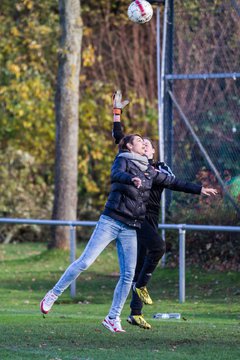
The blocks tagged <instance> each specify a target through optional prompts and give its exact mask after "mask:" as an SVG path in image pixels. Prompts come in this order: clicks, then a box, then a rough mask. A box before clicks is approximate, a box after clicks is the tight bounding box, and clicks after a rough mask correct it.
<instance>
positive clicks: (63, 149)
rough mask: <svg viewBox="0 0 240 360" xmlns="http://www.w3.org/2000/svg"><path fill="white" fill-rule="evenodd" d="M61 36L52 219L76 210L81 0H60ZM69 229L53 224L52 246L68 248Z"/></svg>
mask: <svg viewBox="0 0 240 360" xmlns="http://www.w3.org/2000/svg"><path fill="white" fill-rule="evenodd" d="M59 10H60V26H61V39H60V51H59V67H58V78H57V90H56V99H55V106H56V155H55V161H56V165H55V192H54V205H53V214H52V218H53V219H58V220H60V219H61V220H75V219H76V210H77V172H78V171H77V168H78V166H77V158H78V105H79V74H80V55H81V43H82V19H81V3H80V0H59ZM68 240H69V231H68V229H67V228H66V227H61V226H59V227H56V228H53V239H52V242H51V243H50V245H49V247H57V248H63V249H67V248H68V247H69V244H68Z"/></svg>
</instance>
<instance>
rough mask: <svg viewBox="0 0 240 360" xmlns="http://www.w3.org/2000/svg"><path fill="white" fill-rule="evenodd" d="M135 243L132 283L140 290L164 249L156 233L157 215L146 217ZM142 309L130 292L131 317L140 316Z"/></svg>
mask: <svg viewBox="0 0 240 360" xmlns="http://www.w3.org/2000/svg"><path fill="white" fill-rule="evenodd" d="M137 241H138V256H137V265H136V270H135V276H134V279H133V282H134V283H136V287H137V288H140V287H142V286H146V285H147V283H148V281H149V280H150V278H151V276H152V273H153V271H154V270H155V269H156V267H157V265H158V263H159V260H160V259H161V258H162V256H163V254H164V253H165V249H166V245H165V241H164V240H162V238H161V237H160V235H159V233H158V215H155V214H148V215H147V216H146V218H145V221H144V223H143V224H142V227H141V229H137ZM142 307H143V303H142V301H141V300H140V299H139V297H138V295H137V294H136V293H135V292H134V291H132V301H131V304H130V308H131V315H140V314H141V310H142Z"/></svg>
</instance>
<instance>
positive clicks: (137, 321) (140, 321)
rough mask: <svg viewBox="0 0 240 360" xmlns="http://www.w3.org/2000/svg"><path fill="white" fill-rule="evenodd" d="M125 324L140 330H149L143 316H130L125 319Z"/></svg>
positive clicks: (149, 326) (149, 327) (148, 325)
mask: <svg viewBox="0 0 240 360" xmlns="http://www.w3.org/2000/svg"><path fill="white" fill-rule="evenodd" d="M127 322H128V323H129V324H131V325H136V326H139V327H140V328H142V329H151V325H150V324H149V323H148V322H147V321H146V320H145V319H144V317H143V315H130V316H129V317H128V318H127Z"/></svg>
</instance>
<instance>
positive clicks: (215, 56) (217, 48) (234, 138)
mask: <svg viewBox="0 0 240 360" xmlns="http://www.w3.org/2000/svg"><path fill="white" fill-rule="evenodd" d="M239 9H240V8H239V4H238V3H237V2H236V1H229V2H224V1H211V2H209V1H201V2H198V1H192V2H189V1H184V2H181V1H176V2H175V4H174V24H173V25H174V42H173V49H174V61H173V75H170V76H169V77H167V79H168V84H170V85H171V91H172V94H173V96H172V100H173V126H172V130H173V158H172V166H173V170H174V172H175V173H176V174H177V176H179V177H180V178H185V179H188V180H192V181H194V180H196V179H197V180H199V181H201V182H202V183H203V184H205V185H207V186H208V185H213V186H217V187H219V192H222V193H223V197H222V202H221V203H220V200H219V201H217V202H216V206H215V207H214V205H213V202H211V206H210V205H209V203H208V205H209V206H208V207H207V209H205V210H206V212H207V210H208V211H209V213H210V212H211V211H212V212H213V214H212V216H213V217H214V216H216V215H217V213H216V211H217V210H218V211H220V210H219V209H220V208H221V209H222V210H223V211H224V213H225V215H223V216H224V221H225V223H226V224H230V223H232V221H237V220H236V219H237V217H236V213H238V212H239V210H240V161H239V158H240V120H239V108H240V96H239V95H240V66H239V65H240V60H239V59H240V46H239V35H240V12H238V10H239ZM176 105H177V106H176ZM179 109H180V110H179ZM184 117H185V119H186V121H188V123H189V126H187V125H186V121H184ZM190 128H191V129H192V131H191V130H190ZM168 130H171V129H168ZM192 133H194V134H195V137H194V136H193V134H192ZM199 143H200V145H201V146H202V147H203V149H204V150H205V153H206V154H207V155H208V156H209V159H210V161H211V163H212V165H213V166H214V168H215V171H214V169H213V167H211V166H210V163H209V161H208V160H207V158H206V156H205V155H204V153H203V151H201V146H199ZM216 174H217V175H219V177H220V179H221V181H222V182H219V179H218V176H216ZM226 195H227V196H226ZM228 195H229V196H228ZM172 197H173V201H172V204H171V207H173V208H174V206H175V205H176V204H180V203H181V201H182V196H181V195H180V194H177V193H174V194H173V195H172ZM229 199H230V201H229ZM201 205H203V204H201ZM205 205H206V204H205ZM197 206H199V201H198V203H197ZM211 207H212V208H213V209H215V210H211ZM218 207H219V209H218ZM226 209H227V210H228V211H229V213H227V212H226ZM230 213H231V214H232V215H231V216H230V215H229V214H230ZM218 214H219V212H218ZM238 214H239V213H238ZM205 215H206V214H205ZM228 215H229V216H228ZM210 217H211V216H210ZM216 217H217V216H216ZM221 221H223V219H221ZM215 223H216V221H215Z"/></svg>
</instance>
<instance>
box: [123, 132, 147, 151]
mask: <svg viewBox="0 0 240 360" xmlns="http://www.w3.org/2000/svg"><path fill="white" fill-rule="evenodd" d="M135 136H139V137H140V138H141V139H142V136H141V135H139V134H130V135H126V136H124V137H123V138H122V139H121V141H120V143H119V145H118V149H119V151H123V150H127V151H129V149H128V147H127V144H133V140H134V138H135Z"/></svg>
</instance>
